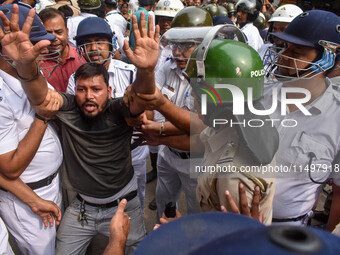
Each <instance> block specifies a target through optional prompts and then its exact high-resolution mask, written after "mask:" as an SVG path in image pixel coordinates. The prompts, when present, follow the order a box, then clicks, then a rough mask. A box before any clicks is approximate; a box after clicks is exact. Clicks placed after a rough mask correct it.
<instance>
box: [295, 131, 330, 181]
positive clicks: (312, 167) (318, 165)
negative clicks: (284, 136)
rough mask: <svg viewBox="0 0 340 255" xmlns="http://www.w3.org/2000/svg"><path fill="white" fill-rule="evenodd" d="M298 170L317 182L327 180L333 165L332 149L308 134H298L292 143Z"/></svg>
mask: <svg viewBox="0 0 340 255" xmlns="http://www.w3.org/2000/svg"><path fill="white" fill-rule="evenodd" d="M292 148H293V152H295V155H296V157H295V160H294V162H292V163H293V165H295V166H296V170H297V171H298V172H300V173H303V175H304V176H306V174H308V175H310V176H312V177H313V179H314V180H316V181H320V180H321V181H322V180H325V179H326V177H327V176H328V173H329V172H330V166H331V163H332V156H331V148H329V146H327V145H326V144H324V143H323V142H321V141H320V140H318V139H317V138H315V137H313V136H311V135H310V134H308V133H306V132H302V133H297V134H296V136H295V138H294V140H293V142H292ZM308 172H310V173H308Z"/></svg>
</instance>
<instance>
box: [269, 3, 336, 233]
mask: <svg viewBox="0 0 340 255" xmlns="http://www.w3.org/2000/svg"><path fill="white" fill-rule="evenodd" d="M320 21H325V22H320ZM272 36H275V37H278V38H279V39H281V40H283V41H285V48H284V50H281V51H276V52H278V53H277V55H276V56H275V57H274V58H272V59H274V60H277V61H273V63H272V64H273V65H276V67H277V69H276V70H275V71H272V72H271V73H270V75H275V77H276V79H278V80H279V81H281V82H283V85H280V86H279V92H280V90H281V91H282V90H283V89H287V88H291V87H293V88H294V89H295V91H296V89H297V88H298V89H300V90H301V89H302V88H303V89H304V91H305V92H306V93H307V92H308V93H307V100H305V102H304V103H303V106H304V108H305V110H308V112H304V113H303V112H302V111H301V108H300V109H299V108H297V106H296V105H294V104H291V105H288V107H287V110H286V114H285V115H282V114H281V110H283V109H281V107H277V109H276V110H275V111H274V112H273V114H271V117H272V118H273V119H278V120H279V121H278V122H277V123H276V124H275V125H276V127H277V129H278V132H279V134H280V146H279V149H278V152H277V154H276V161H277V162H276V163H277V165H280V166H293V167H296V169H297V170H296V171H293V172H286V173H284V172H280V173H278V177H280V178H278V179H277V186H276V192H275V196H274V203H273V222H275V223H276V224H293V225H306V224H307V222H308V219H309V218H310V217H311V215H312V214H313V212H312V209H313V206H314V204H315V202H316V200H317V198H318V196H319V193H320V191H321V186H322V184H323V183H325V182H327V181H328V178H333V183H334V187H333V188H334V191H335V192H334V195H333V196H334V197H338V196H339V191H340V188H339V185H340V181H339V176H338V175H337V174H336V173H334V171H333V170H335V168H334V163H333V161H334V160H335V158H336V155H337V154H338V152H339V150H340V140H339V139H340V135H339V131H340V127H339V121H338V119H339V117H338V116H340V110H339V109H340V108H339V106H340V94H339V90H338V86H333V84H332V83H331V81H330V80H329V79H328V78H326V76H327V73H329V72H331V71H332V70H333V68H335V65H336V57H337V55H339V52H338V50H337V49H338V48H339V45H340V18H339V17H338V16H337V15H335V14H334V13H331V12H327V11H321V10H312V11H307V12H304V13H302V14H300V15H298V16H297V17H296V18H295V19H294V20H293V21H292V22H291V23H290V24H289V25H288V27H287V29H286V30H285V31H284V32H283V33H273V34H272ZM269 70H273V69H269ZM286 93H287V91H286ZM308 94H309V96H308ZM287 98H288V99H292V98H295V100H297V98H301V93H296V92H294V91H291V92H289V93H287ZM270 100H272V96H271V95H269V96H268V97H266V98H265V100H264V104H265V107H266V108H269V107H270V106H271V101H270ZM308 113H309V114H308ZM285 119H290V120H293V121H295V123H297V125H296V126H295V125H294V127H284V126H282V125H280V124H279V123H280V121H283V120H285ZM319 165H320V168H319V169H318V168H317V166H319ZM335 167H337V165H335ZM335 171H336V170H335ZM339 211H340V208H339V203H338V202H335V201H333V203H332V208H331V211H330V217H329V222H328V229H329V230H332V229H333V228H334V227H335V225H336V224H337V223H339V221H340V219H339V215H340V214H339Z"/></svg>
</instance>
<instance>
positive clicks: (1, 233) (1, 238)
mask: <svg viewBox="0 0 340 255" xmlns="http://www.w3.org/2000/svg"><path fill="white" fill-rule="evenodd" d="M0 254H6V255H12V254H14V253H13V251H12V248H11V246H10V245H9V243H8V232H7V228H6V226H5V224H4V222H3V221H2V219H1V218H0Z"/></svg>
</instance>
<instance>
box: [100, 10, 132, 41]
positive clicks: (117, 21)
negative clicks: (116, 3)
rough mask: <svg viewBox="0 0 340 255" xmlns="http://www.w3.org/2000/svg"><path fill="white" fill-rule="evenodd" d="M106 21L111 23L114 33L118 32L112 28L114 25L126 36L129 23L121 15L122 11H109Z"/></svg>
mask: <svg viewBox="0 0 340 255" xmlns="http://www.w3.org/2000/svg"><path fill="white" fill-rule="evenodd" d="M105 19H106V21H107V22H108V23H109V25H110V27H111V29H112V31H115V32H116V30H115V29H113V28H112V25H114V26H115V27H118V28H119V30H120V32H121V33H122V34H123V36H125V32H126V28H127V25H128V23H127V21H126V20H125V18H124V16H123V15H122V14H121V13H120V11H118V10H112V11H109V12H108V13H107V14H106V17H105Z"/></svg>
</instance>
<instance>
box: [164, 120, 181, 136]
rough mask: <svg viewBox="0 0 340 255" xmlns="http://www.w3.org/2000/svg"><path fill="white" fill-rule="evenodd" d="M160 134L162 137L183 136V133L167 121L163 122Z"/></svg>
mask: <svg viewBox="0 0 340 255" xmlns="http://www.w3.org/2000/svg"><path fill="white" fill-rule="evenodd" d="M161 126H162V123H161V122H159V130H161ZM162 134H164V135H184V134H185V133H184V132H183V131H182V130H181V129H179V128H177V127H176V126H175V125H173V124H172V123H171V122H169V121H165V122H164V125H163V129H162Z"/></svg>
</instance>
